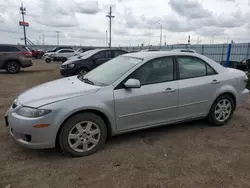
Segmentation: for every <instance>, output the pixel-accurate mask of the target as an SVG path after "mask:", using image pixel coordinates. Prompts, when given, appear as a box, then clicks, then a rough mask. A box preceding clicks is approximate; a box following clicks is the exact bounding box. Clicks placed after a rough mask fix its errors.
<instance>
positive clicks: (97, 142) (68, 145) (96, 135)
mask: <svg viewBox="0 0 250 188" xmlns="http://www.w3.org/2000/svg"><path fill="white" fill-rule="evenodd" d="M106 137H107V128H106V125H105V122H104V121H103V120H102V118H100V117H99V116H97V115H96V114H93V113H79V114H76V115H75V116H73V117H71V118H70V119H68V120H67V121H66V122H65V123H64V125H63V127H62V129H61V131H60V133H59V143H60V146H61V148H62V150H63V151H64V153H65V154H67V155H70V156H72V157H82V156H86V155H90V154H92V153H94V152H96V151H97V150H99V149H100V148H102V147H103V146H104V144H105V141H106Z"/></svg>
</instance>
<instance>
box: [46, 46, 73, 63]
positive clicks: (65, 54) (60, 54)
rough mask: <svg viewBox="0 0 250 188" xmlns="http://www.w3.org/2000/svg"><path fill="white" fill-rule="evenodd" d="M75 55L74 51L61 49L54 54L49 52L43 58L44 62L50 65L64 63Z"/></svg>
mask: <svg viewBox="0 0 250 188" xmlns="http://www.w3.org/2000/svg"><path fill="white" fill-rule="evenodd" d="M74 53H75V51H74V50H71V49H62V50H58V51H56V52H50V53H48V54H47V55H46V56H45V58H44V59H45V62H46V63H50V62H51V61H62V62H65V61H67V59H68V58H69V57H71V56H73V55H74Z"/></svg>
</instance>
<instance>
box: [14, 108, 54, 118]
mask: <svg viewBox="0 0 250 188" xmlns="http://www.w3.org/2000/svg"><path fill="white" fill-rule="evenodd" d="M50 112H51V110H46V109H36V108H30V107H21V108H19V109H18V110H17V112H16V113H17V114H18V115H20V116H24V117H30V118H34V117H41V116H45V115H46V114H49V113H50Z"/></svg>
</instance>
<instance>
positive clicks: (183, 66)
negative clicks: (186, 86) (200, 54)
mask: <svg viewBox="0 0 250 188" xmlns="http://www.w3.org/2000/svg"><path fill="white" fill-rule="evenodd" d="M177 61H178V66H179V74H180V79H186V78H194V77H200V76H205V75H206V74H207V73H206V64H205V62H203V61H201V60H199V59H197V58H194V57H178V58H177Z"/></svg>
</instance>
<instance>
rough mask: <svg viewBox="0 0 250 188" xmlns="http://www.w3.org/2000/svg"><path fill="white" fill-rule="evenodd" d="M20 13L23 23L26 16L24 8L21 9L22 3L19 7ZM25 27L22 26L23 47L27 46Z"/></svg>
mask: <svg viewBox="0 0 250 188" xmlns="http://www.w3.org/2000/svg"><path fill="white" fill-rule="evenodd" d="M20 13H21V14H22V18H23V23H24V15H25V14H26V8H24V7H23V3H22V4H21V7H20ZM25 27H26V26H25V25H23V35H24V43H25V45H27V37H26V29H25Z"/></svg>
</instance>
